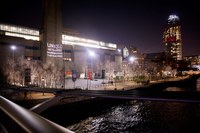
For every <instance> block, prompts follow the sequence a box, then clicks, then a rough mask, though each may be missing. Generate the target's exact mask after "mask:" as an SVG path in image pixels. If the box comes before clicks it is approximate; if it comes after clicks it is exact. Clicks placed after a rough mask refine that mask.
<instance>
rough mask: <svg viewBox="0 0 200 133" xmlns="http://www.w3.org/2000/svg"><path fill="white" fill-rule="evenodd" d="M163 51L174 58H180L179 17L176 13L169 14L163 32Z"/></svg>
mask: <svg viewBox="0 0 200 133" xmlns="http://www.w3.org/2000/svg"><path fill="white" fill-rule="evenodd" d="M163 43H164V44H165V53H166V55H167V57H169V58H172V59H174V60H182V39H181V25H180V19H179V17H178V16H176V15H170V16H169V18H168V23H167V25H166V27H165V30H164V34H163Z"/></svg>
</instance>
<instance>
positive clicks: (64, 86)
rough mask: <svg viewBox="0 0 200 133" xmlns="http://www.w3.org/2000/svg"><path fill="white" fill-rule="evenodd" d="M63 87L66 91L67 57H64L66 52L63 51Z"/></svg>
mask: <svg viewBox="0 0 200 133" xmlns="http://www.w3.org/2000/svg"><path fill="white" fill-rule="evenodd" d="M63 72H64V73H63V87H62V89H65V56H64V50H63Z"/></svg>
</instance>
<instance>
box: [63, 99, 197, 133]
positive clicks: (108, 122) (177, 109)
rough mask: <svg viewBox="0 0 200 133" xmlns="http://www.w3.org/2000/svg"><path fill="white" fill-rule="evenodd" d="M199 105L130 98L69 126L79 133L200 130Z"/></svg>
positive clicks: (171, 132)
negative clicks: (100, 113)
mask: <svg viewBox="0 0 200 133" xmlns="http://www.w3.org/2000/svg"><path fill="white" fill-rule="evenodd" d="M199 123H200V105H199V104H190V103H177V102H155V101H154V102H151V101H135V100H134V101H128V102H127V103H126V104H122V105H118V106H114V107H112V108H110V109H108V110H105V111H104V112H103V113H102V115H99V116H94V117H89V118H87V119H85V120H82V121H81V122H80V123H77V124H74V125H71V126H69V127H67V128H68V129H70V130H72V131H75V132H76V133H83V132H84V133H122V132H123V133H182V132H193V131H194V132H200V127H199Z"/></svg>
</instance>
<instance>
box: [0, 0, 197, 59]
mask: <svg viewBox="0 0 200 133" xmlns="http://www.w3.org/2000/svg"><path fill="white" fill-rule="evenodd" d="M158 1H159V0H157V1H154V0H151V1H147V0H146V1H145V0H138V1H135V0H134V1H131V0H130V1H128V0H64V1H63V3H62V6H63V26H64V27H65V28H69V29H74V30H76V31H78V32H79V33H80V34H81V36H82V37H85V38H89V39H93V40H99V41H105V42H111V43H116V44H124V45H131V46H135V47H137V48H138V49H139V50H140V52H142V53H151V52H163V50H164V45H163V43H162V34H163V31H164V27H165V25H166V23H167V19H168V16H169V15H170V14H176V15H178V16H179V17H180V20H181V31H182V40H183V55H184V56H185V55H196V54H200V8H199V7H200V4H198V1H192V0H190V1H189V0H187V1H186V0H185V1H183V0H162V2H161V1H159V2H158ZM2 7H4V9H3V8H2ZM0 22H3V23H9V24H17V25H22V26H28V27H32V28H37V29H40V27H41V23H42V1H41V0H26V1H22V0H18V1H13V0H2V1H1V8H0Z"/></svg>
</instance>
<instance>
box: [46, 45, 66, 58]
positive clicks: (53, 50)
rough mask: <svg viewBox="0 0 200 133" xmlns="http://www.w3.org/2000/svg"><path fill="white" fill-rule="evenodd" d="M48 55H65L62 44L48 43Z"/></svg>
mask: <svg viewBox="0 0 200 133" xmlns="http://www.w3.org/2000/svg"><path fill="white" fill-rule="evenodd" d="M47 56H49V57H63V53H62V45H61V44H52V43H47Z"/></svg>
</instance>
